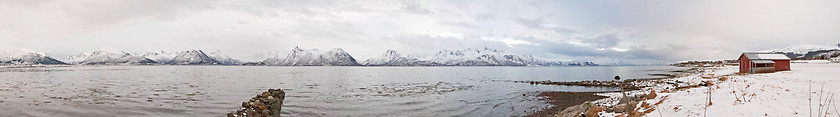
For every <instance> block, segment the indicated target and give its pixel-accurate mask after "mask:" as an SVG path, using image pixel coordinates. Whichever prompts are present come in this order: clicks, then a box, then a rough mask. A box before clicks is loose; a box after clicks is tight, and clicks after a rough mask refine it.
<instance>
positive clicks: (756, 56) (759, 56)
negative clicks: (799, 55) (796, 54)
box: [744, 52, 790, 60]
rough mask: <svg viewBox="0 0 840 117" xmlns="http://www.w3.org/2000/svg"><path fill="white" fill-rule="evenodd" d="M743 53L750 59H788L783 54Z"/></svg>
mask: <svg viewBox="0 0 840 117" xmlns="http://www.w3.org/2000/svg"><path fill="white" fill-rule="evenodd" d="M744 55H745V56H747V59H750V60H790V58H788V57H787V56H785V55H784V54H773V53H752V52H744Z"/></svg>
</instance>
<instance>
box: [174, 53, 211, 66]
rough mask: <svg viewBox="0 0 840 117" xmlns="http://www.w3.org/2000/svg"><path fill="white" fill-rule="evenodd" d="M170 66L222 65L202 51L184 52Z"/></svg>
mask: <svg viewBox="0 0 840 117" xmlns="http://www.w3.org/2000/svg"><path fill="white" fill-rule="evenodd" d="M168 64H174V65H221V64H222V63H220V62H218V61H216V60H215V59H213V58H210V56H207V54H205V53H204V52H203V51H201V50H189V51H184V52H179V53H178V55H176V56H175V57H173V58H172V59H171V60H170V61H169V62H168Z"/></svg>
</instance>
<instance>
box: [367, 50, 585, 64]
mask: <svg viewBox="0 0 840 117" xmlns="http://www.w3.org/2000/svg"><path fill="white" fill-rule="evenodd" d="M365 65H367V66H596V65H597V64H595V63H592V62H577V61H572V62H561V61H547V60H540V59H536V58H534V57H533V56H524V55H517V54H513V53H507V52H504V51H499V50H495V49H490V48H484V49H464V50H441V51H438V53H437V54H434V55H430V56H419V57H413V56H404V55H401V54H399V53H397V52H396V51H394V50H388V51H386V52H385V53H384V54H382V55H381V56H378V57H374V58H371V59H368V60H366V61H365Z"/></svg>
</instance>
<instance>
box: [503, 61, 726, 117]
mask: <svg viewBox="0 0 840 117" xmlns="http://www.w3.org/2000/svg"><path fill="white" fill-rule="evenodd" d="M717 69H720V68H719V67H691V68H690V69H687V70H679V71H669V72H671V73H672V74H651V75H654V76H666V77H664V78H648V79H627V80H625V81H624V82H625V83H626V84H625V86H624V87H623V88H624V90H625V93H626V94H627V97H628V99H629V100H626V101H622V100H621V98H622V97H623V95H622V94H621V91H604V92H562V91H545V92H540V94H539V95H538V96H541V97H544V98H545V99H546V102H548V103H549V104H551V105H552V107H549V108H546V109H544V110H541V111H537V112H535V113H531V114H528V115H525V117H567V116H580V115H582V114H586V115H590V116H593V115H595V116H598V115H600V116H616V115H620V114H617V113H624V112H623V111H624V110H623V109H621V108H625V107H626V106H628V104H627V103H629V104H630V105H633V106H635V105H638V102H639V101H643V100H646V99H648V98H654V97H656V96H655V95H656V90H659V91H662V90H665V89H672V90H682V89H686V88H693V87H698V86H704V85H707V84H705V83H704V82H697V81H686V79H685V78H687V77H693V76H698V75H701V74H704V73H707V72H714V71H715V70H717ZM514 82H515V83H529V84H535V85H566V86H587V87H619V86H620V84H621V83H622V82H619V81H576V82H551V81H514ZM652 90H653V91H654V92H653V93H651V91H652ZM651 96H652V97H651Z"/></svg>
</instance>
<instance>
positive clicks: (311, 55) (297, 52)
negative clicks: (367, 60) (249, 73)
mask: <svg viewBox="0 0 840 117" xmlns="http://www.w3.org/2000/svg"><path fill="white" fill-rule="evenodd" d="M263 63H264V64H266V65H273V66H357V65H360V64H359V63H357V62H356V59H354V58H353V56H350V54H348V53H347V52H345V51H344V50H343V49H341V48H334V49H330V50H319V49H309V50H304V49H301V48H300V47H295V49H293V50H292V52H291V53H289V54H288V55H286V56H285V57H283V56H279V55H277V56H274V57H270V58H268V59H265V60H263Z"/></svg>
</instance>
